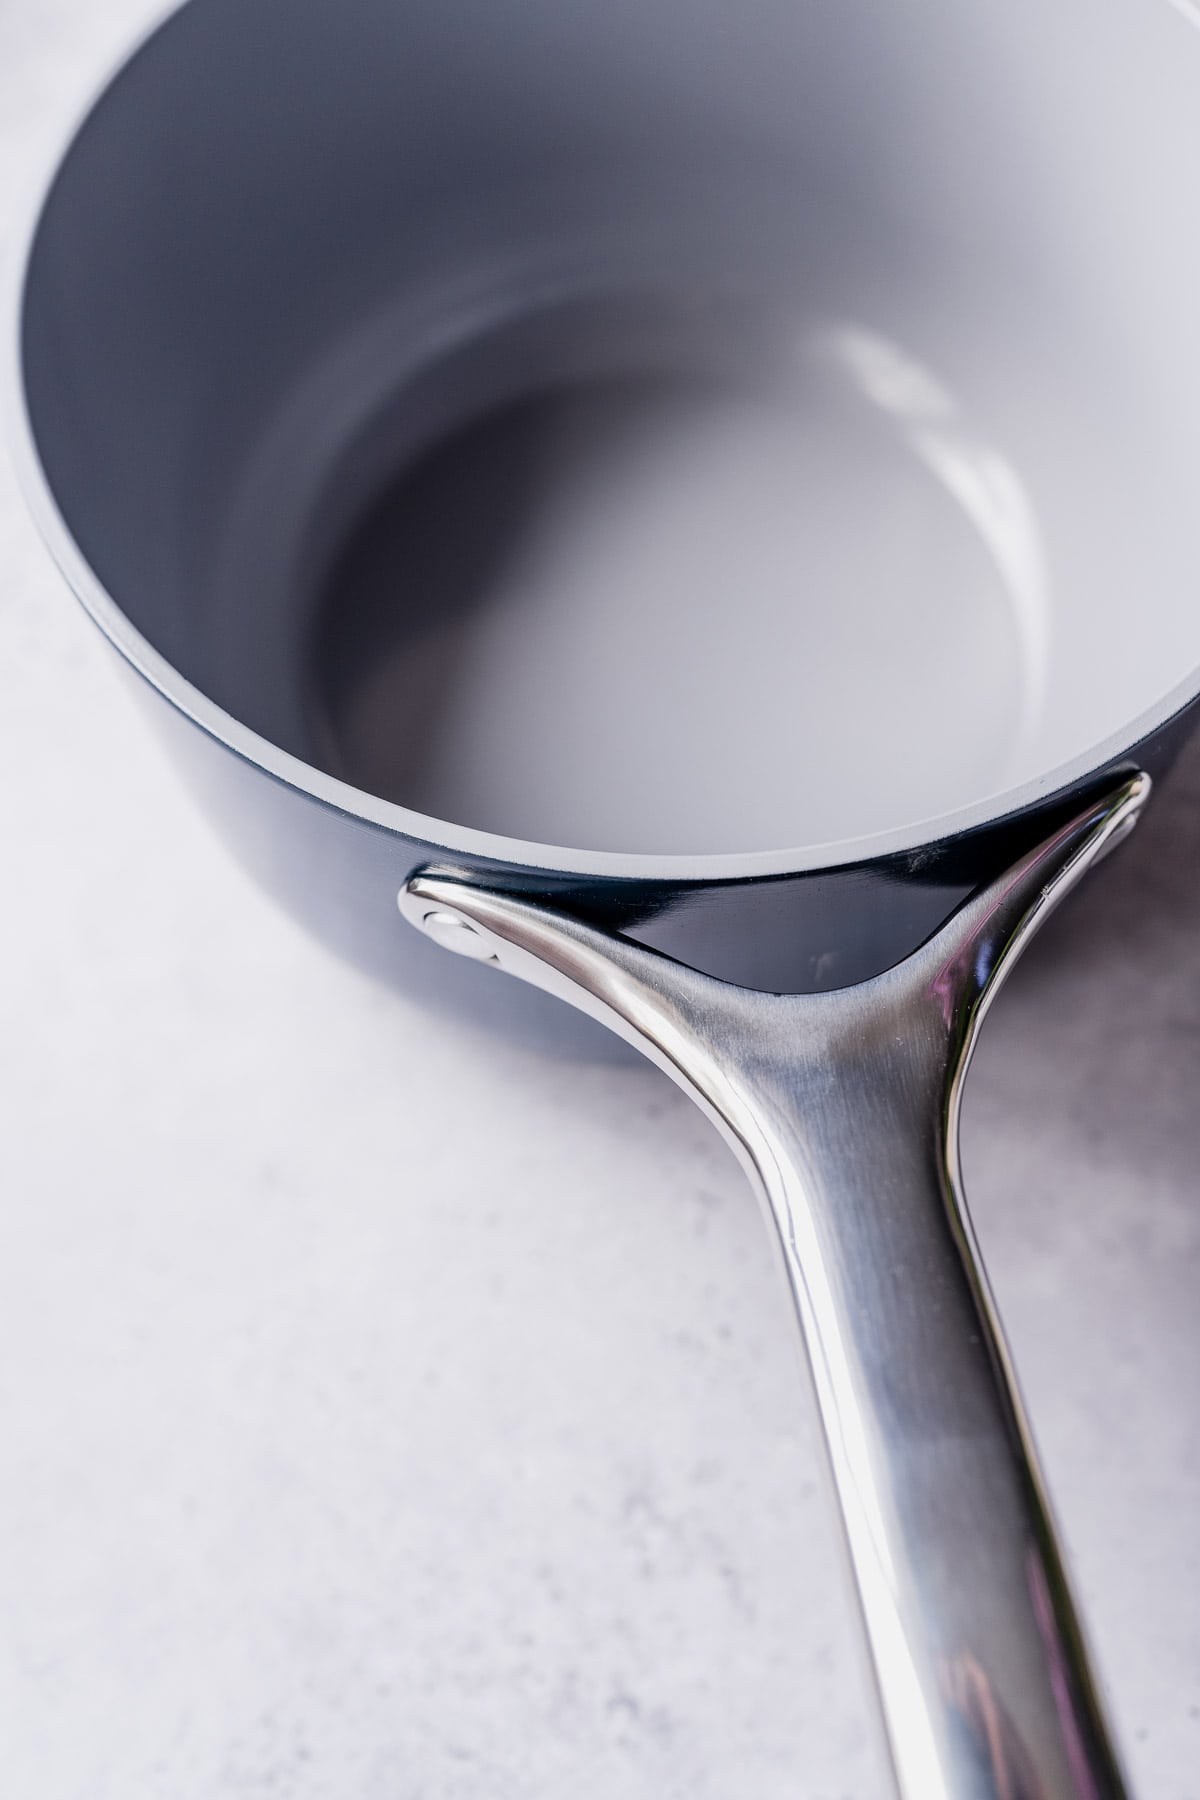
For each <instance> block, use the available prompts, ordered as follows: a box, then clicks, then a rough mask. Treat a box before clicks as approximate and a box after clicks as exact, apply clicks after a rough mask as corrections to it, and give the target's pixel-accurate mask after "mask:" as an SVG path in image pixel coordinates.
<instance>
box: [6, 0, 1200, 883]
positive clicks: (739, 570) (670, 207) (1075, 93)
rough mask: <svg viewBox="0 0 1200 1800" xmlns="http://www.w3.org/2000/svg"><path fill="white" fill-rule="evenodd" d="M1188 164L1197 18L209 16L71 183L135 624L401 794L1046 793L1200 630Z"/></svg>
mask: <svg viewBox="0 0 1200 1800" xmlns="http://www.w3.org/2000/svg"><path fill="white" fill-rule="evenodd" d="M1197 169H1200V33H1198V32H1197V29H1196V26H1195V24H1194V22H1193V21H1191V20H1190V19H1189V18H1188V17H1186V16H1185V15H1184V13H1183V12H1182V11H1181V10H1178V9H1176V8H1175V7H1173V6H1171V5H1169V4H1168V3H1167V0H1112V4H1110V5H1108V6H1105V7H1102V8H1096V7H1094V6H1092V5H1090V4H1087V3H1086V0H1051V3H1049V4H1048V3H1047V0H1005V3H1004V4H1003V5H1000V4H991V3H988V4H981V5H975V6H971V7H964V6H962V5H961V4H959V3H958V0H902V3H901V4H896V3H895V0H887V3H884V0H838V3H837V4H816V5H801V6H798V5H795V4H794V3H793V0H687V3H686V4H682V3H681V0H658V3H657V4H655V5H652V6H647V5H644V4H640V3H635V0H607V3H606V4H605V5H603V6H567V7H564V6H562V5H561V4H560V3H559V0H521V3H520V4H519V5H516V4H512V5H510V4H508V3H507V0H454V4H453V5H452V6H447V5H445V4H433V3H432V0H413V3H412V4H406V5H403V6H397V5H395V4H394V0H338V4H336V5H335V4H333V3H332V0H249V3H248V0H191V4H189V5H187V6H186V7H184V8H183V10H182V11H180V12H179V13H177V14H176V15H174V16H173V17H172V18H171V19H170V20H169V21H168V22H167V24H166V25H165V26H164V27H163V28H162V29H160V30H159V31H158V32H157V33H156V34H155V35H154V36H153V37H152V38H151V39H150V40H149V41H148V42H147V43H146V44H145V45H144V46H143V48H142V49H141V50H140V52H139V53H138V54H137V55H136V57H135V58H134V59H133V60H132V62H131V63H130V64H129V65H128V66H127V67H126V68H125V69H124V71H123V72H122V73H121V74H120V76H119V77H118V78H117V79H116V81H115V82H114V84H113V85H112V86H111V88H110V89H109V90H108V91H107V93H106V94H105V95H104V97H103V98H102V100H101V101H100V102H99V104H98V105H97V107H96V108H95V110H94V111H93V113H92V114H91V116H90V117H89V118H88V120H87V122H86V123H85V125H84V127H83V128H82V130H81V132H80V134H79V135H78V137H77V139H76V141H75V143H74V145H73V147H72V149H71V151H70V152H69V153H68V155H67V157H66V159H65V161H64V163H63V166H62V168H61V170H60V172H59V174H58V176H57V178H56V181H55V184H54V186H53V188H52V190H51V192H50V196H49V199H48V202H47V204H46V206H45V209H44V211H43V214H42V218H41V221H40V225H39V227H38V231H37V236H36V239H35V242H34V246H33V251H32V255H31V259H30V264H29V270H28V278H27V283H26V287H25V294H24V306H23V314H22V334H23V335H22V355H23V369H24V381H25V389H26V395H27V402H28V409H29V416H30V420H31V424H32V433H33V438H34V441H35V444H36V448H37V453H38V456H39V458H40V461H41V465H42V468H43V470H44V472H45V476H46V480H47V482H48V485H49V488H50V490H51V493H52V495H53V498H54V502H55V504H56V506H57V508H58V510H59V512H60V514H61V516H62V519H63V520H64V522H65V524H66V527H67V529H68V530H69V532H70V534H71V535H72V536H73V538H74V540H75V542H76V543H77V545H78V546H79V547H80V549H81V550H82V552H83V554H84V556H85V557H86V558H87V560H88V562H89V563H90V565H91V567H92V568H93V570H94V571H95V573H96V575H97V576H98V577H99V580H100V581H101V582H102V583H103V584H104V586H105V588H106V589H107V591H108V593H109V594H110V595H111V596H112V597H113V599H114V600H115V602H116V604H117V605H118V606H119V607H120V608H121V610H122V611H123V613H124V614H125V616H126V617H127V619H128V620H129V621H130V622H131V623H132V625H133V627H134V628H135V629H136V630H137V631H138V632H140V633H141V634H142V635H143V636H144V637H145V638H146V639H147V640H148V641H149V642H150V644H152V645H153V646H154V647H155V648H156V649H157V650H158V651H160V652H161V653H162V654H163V655H164V656H165V657H166V658H167V659H168V660H169V661H170V662H171V663H172V664H173V665H174V666H175V668H176V669H177V670H178V671H180V672H181V674H182V675H183V676H184V677H186V678H187V680H189V681H190V682H191V683H192V684H194V685H195V686H196V687H198V688H199V689H200V690H201V691H202V692H203V693H204V694H205V695H207V696H209V697H210V698H211V699H212V700H213V701H215V702H216V703H217V704H218V705H219V706H220V707H222V708H224V709H225V710H226V711H227V712H229V713H230V714H232V715H233V716H234V717H235V718H236V719H238V720H240V721H241V722H242V723H243V724H245V725H247V726H249V727H250V728H251V729H252V730H253V731H255V732H257V733H259V734H261V735H262V736H263V737H264V738H266V739H268V740H269V741H270V742H272V743H273V744H275V745H278V746H280V747H282V748H283V749H285V750H287V751H289V752H291V753H293V754H294V755H296V756H297V757H299V758H301V759H303V760H304V761H305V762H307V763H309V764H310V765H312V766H314V767H316V768H320V769H323V770H325V771H327V772H328V773H331V774H333V775H336V776H338V777H340V778H342V779H343V780H345V781H347V782H349V783H350V784H352V785H353V786H354V787H356V788H358V789H360V790H364V791H365V792H367V793H370V794H373V795H376V796H380V797H382V798H383V799H385V800H391V801H396V802H398V803H400V804H401V805H404V806H406V807H410V808H415V809H417V811H418V812H421V813H424V814H426V815H431V816H433V817H435V818H440V819H448V820H453V821H455V822H457V823H458V824H460V825H464V826H469V827H476V828H480V829H483V830H488V831H492V832H497V833H503V834H509V835H511V836H514V837H519V838H522V839H526V840H530V839H532V840H536V841H538V842H541V843H545V844H558V845H569V846H576V847H579V848H581V849H585V850H600V851H617V852H647V851H649V852H655V853H664V854H684V855H692V854H695V855H703V854H708V853H717V852H736V851H750V850H771V849H785V848H787V847H789V846H792V845H803V844H813V843H821V842H825V841H828V840H835V839H846V838H852V837H858V836H862V835H863V834H869V833H872V832H883V831H889V830H892V829H894V828H896V827H903V826H914V827H915V826H917V825H919V824H921V822H927V821H933V822H936V821H937V820H938V819H939V818H940V817H943V816H945V815H947V814H949V813H951V812H952V811H953V810H954V809H955V808H957V807H961V806H964V805H966V804H969V803H973V802H979V801H982V800H985V799H988V798H990V797H993V796H995V797H996V798H997V810H1003V800H1002V797H1003V796H1004V795H1006V794H1009V793H1011V792H1012V791H1014V790H1016V789H1018V788H1020V787H1021V785H1022V784H1028V783H1030V782H1031V781H1033V780H1034V779H1035V778H1037V777H1040V776H1042V775H1043V774H1044V773H1045V772H1046V771H1049V770H1052V769H1054V768H1055V767H1056V766H1057V765H1059V764H1062V763H1065V762H1067V761H1068V760H1069V759H1071V758H1077V757H1079V756H1080V755H1081V754H1082V753H1084V752H1086V751H1087V750H1088V749H1089V747H1090V746H1092V745H1094V744H1096V743H1098V742H1099V741H1100V740H1102V739H1104V738H1105V737H1106V736H1108V735H1109V734H1111V733H1113V732H1116V731H1118V730H1119V729H1120V728H1122V727H1123V726H1124V725H1125V724H1126V723H1127V722H1128V721H1129V720H1131V719H1133V718H1135V717H1136V716H1138V715H1140V714H1143V713H1144V712H1145V711H1146V710H1147V709H1149V708H1152V707H1153V706H1154V705H1155V704H1156V703H1158V702H1159V701H1160V700H1161V697H1162V696H1163V695H1164V694H1165V693H1166V692H1167V691H1168V690H1170V689H1172V688H1173V687H1175V685H1176V684H1177V683H1178V682H1179V681H1180V680H1181V678H1182V677H1183V675H1184V674H1185V673H1186V671H1188V670H1189V669H1191V668H1193V667H1194V666H1195V665H1197V664H1198V663H1200V607H1198V606H1197V605H1196V604H1195V593H1196V589H1197V574H1198V569H1200V542H1198V541H1197V538H1198V532H1197V525H1196V519H1197V514H1196V509H1195V505H1194V496H1195V493H1196V490H1197V477H1198V476H1200V355H1198V354H1197V353H1196V320H1197V318H1200V232H1197V230H1196V229H1195V222H1196V217H1197V212H1196V171H1197ZM430 835H435V834H430ZM930 835H933V826H932V825H931V826H930ZM435 841H445V836H444V834H442V835H441V836H435Z"/></svg>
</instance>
